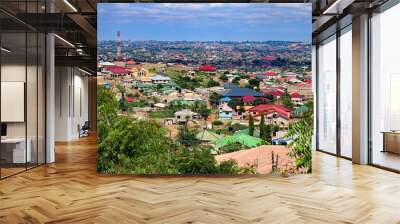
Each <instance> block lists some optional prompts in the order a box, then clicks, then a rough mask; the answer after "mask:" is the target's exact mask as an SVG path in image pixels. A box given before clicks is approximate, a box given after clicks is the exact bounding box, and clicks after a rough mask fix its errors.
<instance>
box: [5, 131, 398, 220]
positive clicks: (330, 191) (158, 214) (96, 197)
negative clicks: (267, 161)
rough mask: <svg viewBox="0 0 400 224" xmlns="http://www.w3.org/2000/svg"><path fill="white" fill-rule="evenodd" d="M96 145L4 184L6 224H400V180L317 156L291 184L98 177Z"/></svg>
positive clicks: (67, 151) (271, 179)
mask: <svg viewBox="0 0 400 224" xmlns="http://www.w3.org/2000/svg"><path fill="white" fill-rule="evenodd" d="M96 156H97V155H96V145H95V141H94V139H93V138H92V139H85V140H82V141H80V142H74V143H71V144H65V145H57V154H56V158H57V162H56V163H55V164H51V165H46V166H41V167H39V168H36V169H33V170H29V171H28V172H26V173H22V174H19V175H16V176H13V177H10V178H7V179H5V180H2V181H0V223H44V222H47V223H119V224H120V223H374V224H375V223H385V224H387V223H400V175H398V174H395V173H391V172H387V171H384V170H380V169H377V168H374V167H369V166H358V165H352V164H351V163H350V162H349V161H347V160H343V159H337V158H335V157H332V156H329V155H326V154H322V153H315V154H314V168H313V169H314V170H313V171H314V172H313V174H310V175H302V176H296V177H290V178H283V177H277V176H258V177H225V178H221V177H218V178H215V177H214V178H213V177H189V178H188V177H184V178H178V177H163V178H160V177H157V178H148V177H147V178H146V177H129V176H118V177H111V176H102V175H99V174H97V172H96Z"/></svg>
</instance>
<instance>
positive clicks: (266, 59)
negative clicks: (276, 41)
mask: <svg viewBox="0 0 400 224" xmlns="http://www.w3.org/2000/svg"><path fill="white" fill-rule="evenodd" d="M276 59H277V58H276V57H275V56H265V57H263V58H261V60H263V61H276Z"/></svg>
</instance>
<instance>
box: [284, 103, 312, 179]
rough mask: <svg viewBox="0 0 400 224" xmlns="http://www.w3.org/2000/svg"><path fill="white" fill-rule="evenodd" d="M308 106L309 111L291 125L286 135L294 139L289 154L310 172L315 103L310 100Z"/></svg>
mask: <svg viewBox="0 0 400 224" xmlns="http://www.w3.org/2000/svg"><path fill="white" fill-rule="evenodd" d="M306 106H307V108H308V110H307V112H305V113H303V114H302V115H301V117H300V119H299V120H298V121H297V122H295V123H292V124H290V125H289V131H288V133H287V135H286V136H287V137H289V138H292V139H293V141H292V142H291V143H290V144H289V147H290V148H291V150H292V151H291V152H290V153H289V155H290V156H292V157H293V158H295V159H296V166H297V167H298V168H306V169H307V171H308V172H311V168H312V166H311V162H312V161H311V142H312V135H313V127H314V125H313V104H312V102H308V103H307V104H306Z"/></svg>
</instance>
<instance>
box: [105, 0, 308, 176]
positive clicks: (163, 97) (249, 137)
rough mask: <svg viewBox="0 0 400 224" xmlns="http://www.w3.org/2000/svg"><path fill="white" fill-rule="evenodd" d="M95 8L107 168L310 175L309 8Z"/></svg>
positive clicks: (138, 171)
mask: <svg viewBox="0 0 400 224" xmlns="http://www.w3.org/2000/svg"><path fill="white" fill-rule="evenodd" d="M238 8H240V10H238ZM98 13H99V14H98V50H97V54H98V55H97V59H98V71H97V81H98V102H97V104H98V149H99V154H98V171H99V172H101V173H110V174H278V175H283V176H288V175H296V174H302V173H308V172H311V139H312V135H313V93H312V83H311V79H312V77H311V76H312V75H311V36H310V33H311V5H310V4H266V3H246V4H232V3H226V4H221V3H215V4H209V3H207V4H205V3H201V4H200V3H199V4H169V3H168V4H166V3H165V4H161V3H148V4H135V3H119V4H116V3H102V4H99V5H98Z"/></svg>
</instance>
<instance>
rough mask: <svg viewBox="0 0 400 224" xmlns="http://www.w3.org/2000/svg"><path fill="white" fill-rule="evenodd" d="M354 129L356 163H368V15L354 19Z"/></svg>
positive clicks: (353, 154)
mask: <svg viewBox="0 0 400 224" xmlns="http://www.w3.org/2000/svg"><path fill="white" fill-rule="evenodd" d="M352 28H353V37H352V38H353V40H352V44H353V59H352V61H353V80H352V81H353V83H352V85H353V90H352V91H353V102H352V106H353V114H352V115H353V118H352V121H353V128H352V134H353V139H352V145H353V153H352V158H353V162H354V163H358V164H367V163H368V15H366V14H364V15H361V16H360V17H357V18H355V19H353V25H352Z"/></svg>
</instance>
